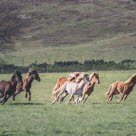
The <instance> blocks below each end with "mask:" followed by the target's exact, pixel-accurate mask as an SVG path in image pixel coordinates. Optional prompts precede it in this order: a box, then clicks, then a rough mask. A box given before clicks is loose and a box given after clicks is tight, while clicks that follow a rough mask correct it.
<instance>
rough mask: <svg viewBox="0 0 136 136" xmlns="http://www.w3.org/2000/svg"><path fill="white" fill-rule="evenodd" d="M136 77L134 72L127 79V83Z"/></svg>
mask: <svg viewBox="0 0 136 136" xmlns="http://www.w3.org/2000/svg"><path fill="white" fill-rule="evenodd" d="M135 77H136V73H135V74H133V75H132V76H131V77H130V78H129V79H128V80H126V81H125V83H130V82H132V80H133V79H134V78H135Z"/></svg>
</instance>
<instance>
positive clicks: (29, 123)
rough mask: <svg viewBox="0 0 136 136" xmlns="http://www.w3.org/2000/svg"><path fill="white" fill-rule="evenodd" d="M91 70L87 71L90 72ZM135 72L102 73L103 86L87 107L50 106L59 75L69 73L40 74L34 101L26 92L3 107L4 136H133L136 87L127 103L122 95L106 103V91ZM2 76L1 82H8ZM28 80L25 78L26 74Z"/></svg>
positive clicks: (0, 116) (0, 124)
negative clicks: (29, 98) (29, 100)
mask: <svg viewBox="0 0 136 136" xmlns="http://www.w3.org/2000/svg"><path fill="white" fill-rule="evenodd" d="M91 72H92V71H90V72H88V73H91ZM133 73H135V71H99V74H100V81H101V83H100V84H99V85H98V84H96V87H95V90H94V92H93V93H92V95H91V96H90V98H89V99H88V100H87V101H86V103H85V104H84V105H82V104H79V105H75V104H73V103H69V104H68V105H66V104H65V102H66V101H65V102H64V103H62V104H58V103H56V104H54V105H52V104H51V102H52V101H51V91H52V88H53V87H54V85H55V82H56V80H57V78H58V77H60V76H67V75H68V73H43V74H40V77H41V82H40V83H38V82H36V81H34V83H33V85H32V88H31V92H32V101H31V102H28V100H26V99H25V98H24V95H25V94H24V93H22V94H20V95H18V96H17V97H16V101H15V102H14V101H12V100H11V99H10V100H9V101H8V102H7V103H6V104H5V105H0V135H1V136H34V135H35V136H37V135H38V136H53V135H56V136H90V135H91V136H98V135H100V136H109V135H110V136H117V135H119V136H130V135H135V134H136V129H135V127H136V108H135V103H136V98H135V97H136V88H134V90H133V91H132V93H131V94H130V95H129V97H128V99H127V100H126V101H125V102H121V103H118V102H117V100H118V99H119V98H120V96H114V98H113V101H112V102H108V101H107V96H105V92H106V91H107V88H108V87H109V85H110V84H111V83H113V82H115V81H116V80H122V81H125V80H127V79H128V78H129V77H130V76H131V75H132V74H133ZM10 77H11V75H9V74H1V75H0V80H2V79H4V80H8V79H9V78H10ZM24 77H25V75H24Z"/></svg>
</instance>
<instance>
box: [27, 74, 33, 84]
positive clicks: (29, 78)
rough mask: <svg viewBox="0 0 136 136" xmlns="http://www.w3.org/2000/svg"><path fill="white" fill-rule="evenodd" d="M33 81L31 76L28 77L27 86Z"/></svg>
mask: <svg viewBox="0 0 136 136" xmlns="http://www.w3.org/2000/svg"><path fill="white" fill-rule="evenodd" d="M33 80H34V79H33V76H30V77H28V84H30V85H31V84H32V82H33Z"/></svg>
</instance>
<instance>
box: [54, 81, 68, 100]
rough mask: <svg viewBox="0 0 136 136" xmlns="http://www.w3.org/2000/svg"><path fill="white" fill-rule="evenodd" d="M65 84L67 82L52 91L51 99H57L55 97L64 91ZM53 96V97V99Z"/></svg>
mask: <svg viewBox="0 0 136 136" xmlns="http://www.w3.org/2000/svg"><path fill="white" fill-rule="evenodd" d="M66 84H67V82H65V83H64V84H63V85H62V86H60V87H59V88H58V89H57V90H53V92H52V96H53V97H52V98H56V97H57V95H58V93H60V91H64V90H66ZM54 96H55V97H54Z"/></svg>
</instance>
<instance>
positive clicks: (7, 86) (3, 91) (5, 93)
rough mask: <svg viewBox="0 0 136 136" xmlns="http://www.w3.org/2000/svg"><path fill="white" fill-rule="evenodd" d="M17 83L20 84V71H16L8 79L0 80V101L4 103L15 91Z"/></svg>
mask: <svg viewBox="0 0 136 136" xmlns="http://www.w3.org/2000/svg"><path fill="white" fill-rule="evenodd" d="M17 83H19V84H21V85H22V76H21V72H19V71H16V72H15V73H14V74H13V75H12V77H11V79H10V81H4V80H2V81H1V82H0V98H2V97H4V98H3V100H2V101H0V103H2V104H4V103H5V102H6V101H7V100H8V99H9V98H10V97H11V96H12V95H14V93H15V91H16V86H17Z"/></svg>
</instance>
